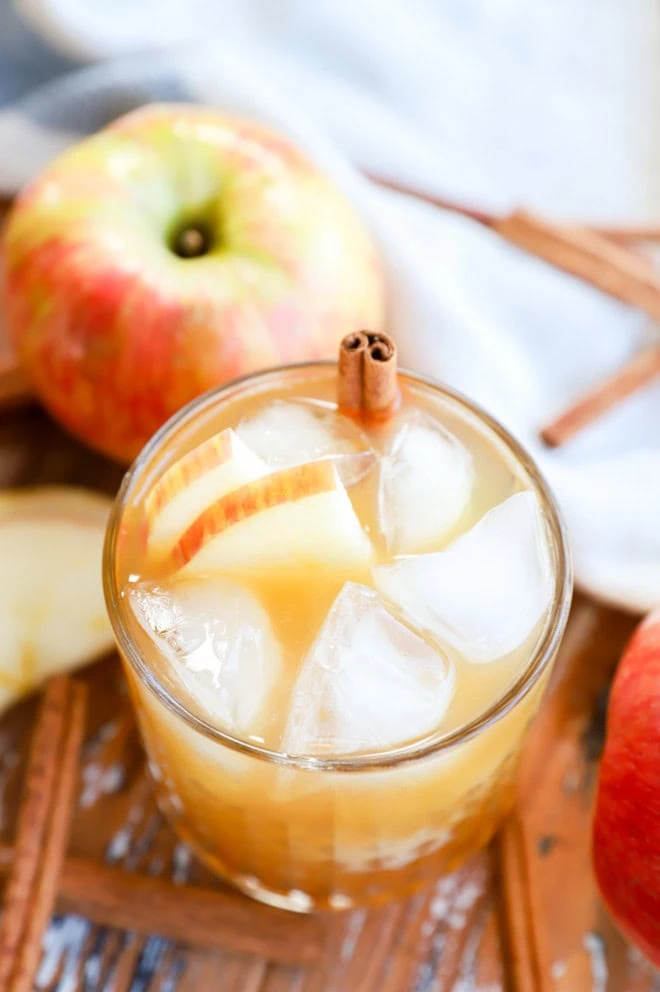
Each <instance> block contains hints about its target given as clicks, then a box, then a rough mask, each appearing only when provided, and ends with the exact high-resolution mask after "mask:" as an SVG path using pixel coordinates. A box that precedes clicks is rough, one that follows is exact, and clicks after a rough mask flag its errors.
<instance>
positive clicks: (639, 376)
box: [541, 347, 660, 448]
mask: <svg viewBox="0 0 660 992" xmlns="http://www.w3.org/2000/svg"><path fill="white" fill-rule="evenodd" d="M659 375H660V347H655V348H647V349H645V350H644V351H642V352H640V353H639V354H637V355H635V356H634V357H633V358H631V359H630V360H629V361H628V362H626V364H625V365H623V366H622V367H621V368H620V369H618V370H617V371H616V372H614V374H613V375H611V376H609V377H608V378H607V379H605V380H604V381H603V382H601V383H599V384H598V385H597V386H595V387H594V388H593V389H590V390H589V391H588V392H586V393H584V395H583V396H581V397H580V398H579V399H578V400H577V401H576V402H575V403H573V404H572V405H571V406H570V407H569V408H568V409H567V410H564V411H563V413H561V414H560V415H559V416H558V417H556V418H555V419H554V420H551V421H550V422H549V423H548V424H546V425H545V427H543V428H542V430H541V438H542V440H543V441H545V443H546V444H547V445H549V446H550V447H551V448H556V447H558V446H559V445H561V444H565V443H566V442H567V441H569V440H570V439H571V438H572V437H574V436H575V435H576V434H578V433H579V432H580V431H581V430H584V428H585V427H588V426H589V424H592V423H594V422H595V421H596V420H598V419H599V418H600V417H602V416H603V414H605V413H607V412H608V411H609V410H611V409H613V408H614V407H615V406H617V405H618V404H619V403H621V402H622V401H623V400H624V399H626V397H628V396H630V395H631V394H632V393H634V392H636V391H637V390H638V389H641V388H642V387H643V386H646V385H648V383H650V382H652V381H653V380H654V379H655V378H656V377H657V376H659Z"/></svg>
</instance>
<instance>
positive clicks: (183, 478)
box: [144, 427, 268, 557]
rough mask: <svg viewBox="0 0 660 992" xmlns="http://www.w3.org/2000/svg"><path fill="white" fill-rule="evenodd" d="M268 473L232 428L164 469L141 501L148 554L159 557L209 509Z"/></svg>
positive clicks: (228, 428)
mask: <svg viewBox="0 0 660 992" xmlns="http://www.w3.org/2000/svg"><path fill="white" fill-rule="evenodd" d="M267 471H268V469H267V467H266V465H265V464H264V462H262V460H261V459H260V458H258V457H257V455H255V454H254V453H253V452H252V451H250V449H249V448H248V446H247V445H246V444H243V442H242V441H241V439H240V438H239V437H238V436H237V435H236V434H235V433H234V431H233V430H232V429H231V427H227V428H226V429H225V430H223V431H220V432H219V433H218V434H214V435H213V437H210V438H209V439H208V440H207V441H204V442H203V443H202V444H200V445H198V446H197V447H196V448H193V449H192V451H189V452H188V453H187V454H185V455H184V456H183V457H182V458H179V459H178V461H176V462H175V463H174V464H173V465H172V466H171V467H170V468H168V470H167V471H166V472H165V473H164V474H163V475H162V476H161V477H160V479H158V481H157V482H156V483H155V484H154V486H153V488H152V489H151V490H150V492H149V494H148V495H147V497H146V499H145V503H144V507H145V515H146V519H147V549H148V553H149V554H151V555H156V556H157V557H163V555H165V554H166V553H167V552H169V551H171V550H172V548H173V546H174V545H175V544H176V542H177V541H178V540H179V538H180V537H181V535H182V534H183V533H185V531H186V530H187V529H188V527H189V526H190V524H192V523H193V521H194V520H195V519H196V518H197V517H198V516H199V515H200V514H201V513H202V512H203V511H204V510H206V509H207V507H209V506H211V505H212V504H213V503H215V502H216V501H217V500H219V499H220V497H221V496H224V495H225V494H226V493H229V492H232V491H233V490H234V489H238V488H239V487H240V486H244V485H246V484H247V483H248V482H252V481H253V480H254V479H258V478H259V477H260V476H262V475H265V474H266V472H267Z"/></svg>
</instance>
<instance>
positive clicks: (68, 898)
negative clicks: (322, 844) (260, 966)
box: [0, 846, 325, 988]
mask: <svg viewBox="0 0 660 992" xmlns="http://www.w3.org/2000/svg"><path fill="white" fill-rule="evenodd" d="M13 861H14V852H13V849H12V848H11V847H8V846H0V874H6V873H8V872H9V870H10V868H11V865H12V863H13ZM56 910H57V912H61V913H76V914H79V915H80V916H84V917H86V918H87V919H89V920H90V921H91V922H92V923H97V924H100V925H104V926H111V927H118V928H120V929H122V930H134V931H135V932H136V933H140V934H145V935H148V934H152V933H157V934H160V935H161V936H163V937H167V938H169V939H170V940H175V941H180V942H181V943H185V944H191V945H194V946H198V947H205V948H211V949H217V950H223V951H234V952H236V953H245V954H256V955H261V956H263V957H265V958H267V959H268V960H269V961H276V962H281V963H283V964H293V965H307V964H310V963H312V962H314V961H316V960H317V959H319V958H320V956H321V953H322V950H323V947H324V940H325V929H324V924H323V921H322V919H321V918H320V917H318V916H303V915H298V914H294V913H283V912H282V911H281V910H278V909H271V908H270V907H269V906H264V905H262V904H261V903H258V902H255V901H254V900H252V899H249V898H248V897H247V896H243V895H241V894H240V893H239V892H235V891H234V890H232V889H228V888H227V889H225V888H222V889H211V888H208V889H207V888H202V887H201V886H196V885H178V884H175V883H174V882H171V881H169V880H168V879H165V878H159V877H156V876H153V875H144V874H139V873H134V872H131V873H128V872H124V871H121V870H120V869H118V868H111V867H108V866H107V865H104V864H102V863H100V862H96V861H90V860H86V859H84V858H74V857H68V858H67V859H66V860H65V862H64V865H63V867H62V871H61V874H60V878H59V888H58V896H57V902H56ZM0 988H3V986H0Z"/></svg>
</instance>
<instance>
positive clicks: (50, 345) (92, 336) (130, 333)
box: [3, 105, 384, 461]
mask: <svg viewBox="0 0 660 992" xmlns="http://www.w3.org/2000/svg"><path fill="white" fill-rule="evenodd" d="M3 254H4V282H5V286H4V309H5V313H6V317H7V321H8V325H9V329H10V332H11V335H12V338H13V341H14V343H15V345H16V349H17V351H18V354H19V357H20V360H21V362H22V363H23V366H24V368H25V370H26V372H27V374H28V376H29V378H30V379H31V382H32V384H33V387H34V389H35V391H36V392H37V394H38V395H39V396H40V398H41V400H42V401H43V403H44V404H45V406H46V407H47V408H48V409H49V410H50V411H51V413H52V414H53V415H54V416H55V417H56V418H57V419H58V420H60V421H61V422H62V424H64V425H65V426H66V427H67V428H68V429H69V430H71V431H72V432H73V433H74V434H76V435H77V436H78V437H80V438H81V439H82V440H84V441H86V442H87V443H89V444H90V445H92V446H93V447H96V448H98V449H100V450H101V451H103V452H105V453H106V454H108V455H110V456H112V457H115V458H117V459H119V460H122V461H126V460H130V459H131V458H132V457H134V456H135V455H136V454H137V452H138V451H139V450H140V448H141V447H142V445H143V444H144V442H145V441H146V440H147V439H148V438H149V437H150V436H151V434H152V433H153V432H154V431H155V430H156V428H158V427H159V426H160V425H161V424H162V423H163V422H164V421H165V420H166V419H167V418H168V417H169V416H170V415H171V414H172V413H174V412H175V411H176V410H177V409H179V408H180V407H181V406H182V405H184V404H185V403H187V402H188V401H189V400H191V399H192V398H194V397H195V396H197V395H198V394H199V393H201V392H203V391H205V390H206V389H208V388H210V387H212V386H214V385H217V384H219V383H222V382H225V381H227V380H229V379H232V378H234V377H236V376H239V375H243V374H245V373H247V372H250V371H252V370H255V369H258V368H263V367H266V366H272V365H277V364H282V363H285V362H290V361H301V360H305V359H315V358H328V357H334V354H335V352H336V347H337V344H338V342H339V340H340V339H341V337H342V336H343V335H344V334H345V333H347V332H348V331H350V330H353V329H354V328H356V327H362V326H367V327H370V328H373V329H374V330H378V329H379V328H381V327H382V323H383V310H384V296H383V283H382V277H381V271H380V267H379V263H378V259H377V256H376V253H375V250H374V247H373V245H372V243H371V240H370V238H369V236H368V234H367V232H366V231H365V228H364V226H363V224H362V222H361V221H360V219H359V218H358V216H357V215H356V213H355V211H354V209H353V208H352V206H351V205H350V204H349V203H348V202H347V201H346V199H345V198H344V196H343V195H342V194H341V193H340V192H339V191H338V190H337V189H336V188H335V187H334V185H333V184H332V183H331V182H330V181H329V180H328V179H327V178H326V177H325V176H324V175H322V174H321V173H320V172H319V171H318V169H317V168H316V167H315V166H314V165H313V164H312V163H311V162H310V161H309V160H308V159H307V158H306V157H305V156H304V155H303V154H302V153H301V152H300V151H299V150H298V149H297V148H295V147H294V146H293V145H292V144H291V143H290V142H289V141H288V140H285V139H284V138H283V137H282V136H281V135H279V134H277V133H275V132H274V131H271V130H269V129H267V128H265V127H263V126H261V125H260V124H257V123H254V122H252V121H247V120H241V119H236V118H232V117H229V116H227V115H224V114H221V113H218V112H216V111H214V110H210V109H205V108H202V107H195V106H192V105H191V106H186V105H173V106H167V105H163V106H160V105H155V106H150V107H146V108H144V109H142V110H139V111H136V112H134V113H132V114H129V115H127V116H126V117H124V118H122V119H120V120H118V121H116V122H115V123H114V124H112V125H110V126H109V127H108V128H106V129H105V130H103V131H101V132H99V133H98V134H96V135H94V136H92V137H90V138H87V139H86V140H84V141H81V142H80V143H79V144H78V145H76V146H75V147H73V148H71V149H69V150H68V151H66V152H65V153H64V154H63V155H62V156H61V157H60V158H58V159H57V160H56V161H55V162H54V163H53V164H52V165H51V166H50V167H49V168H48V169H47V171H46V172H45V173H44V174H43V175H42V176H41V177H40V178H39V179H37V180H36V181H35V182H34V183H32V185H30V186H29V187H28V188H27V189H26V190H25V191H24V192H23V193H22V194H21V196H20V197H19V198H18V200H17V202H16V204H15V205H14V207H13V209H12V211H11V213H10V216H9V219H8V222H7V226H6V231H5V236H4V253H3Z"/></svg>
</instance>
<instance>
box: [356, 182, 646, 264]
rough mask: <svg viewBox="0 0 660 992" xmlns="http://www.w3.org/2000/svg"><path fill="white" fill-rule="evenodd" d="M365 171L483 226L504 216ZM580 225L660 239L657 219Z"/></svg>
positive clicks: (630, 241) (608, 234) (622, 237)
mask: <svg viewBox="0 0 660 992" xmlns="http://www.w3.org/2000/svg"><path fill="white" fill-rule="evenodd" d="M364 174H365V176H366V177H367V179H370V180H371V182H373V183H376V185H377V186H383V187H384V188H385V189H391V190H394V191H395V192H396V193H403V194H404V196H411V197H413V198H414V199H416V200H421V201H422V202H424V203H428V204H430V205H431V206H432V207H438V208H439V209H440V210H448V211H450V212H451V213H456V214H460V215H461V216H462V217H468V218H470V220H474V221H476V222H477V223H478V224H483V225H484V227H492V228H497V226H498V224H499V223H500V222H501V221H502V220H503V217H502V215H500V214H497V213H495V212H494V211H491V210H485V209H483V208H480V207H476V206H473V205H471V204H467V203H462V202H461V201H460V200H453V199H451V198H449V197H446V196H438V195H437V194H435V193H429V192H428V191H427V190H423V189H419V188H418V187H417V186H412V185H410V184H409V183H403V182H400V181H399V180H398V179H394V178H392V177H391V176H384V175H381V174H380V173H377V172H372V171H370V170H365V173H364ZM580 228H581V229H583V230H587V231H591V232H593V233H594V234H598V235H600V237H602V238H607V239H608V240H610V241H616V242H618V243H619V244H623V245H629V246H630V245H635V244H636V243H639V242H643V241H651V242H652V241H660V224H657V223H652V224H581V225H580Z"/></svg>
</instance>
